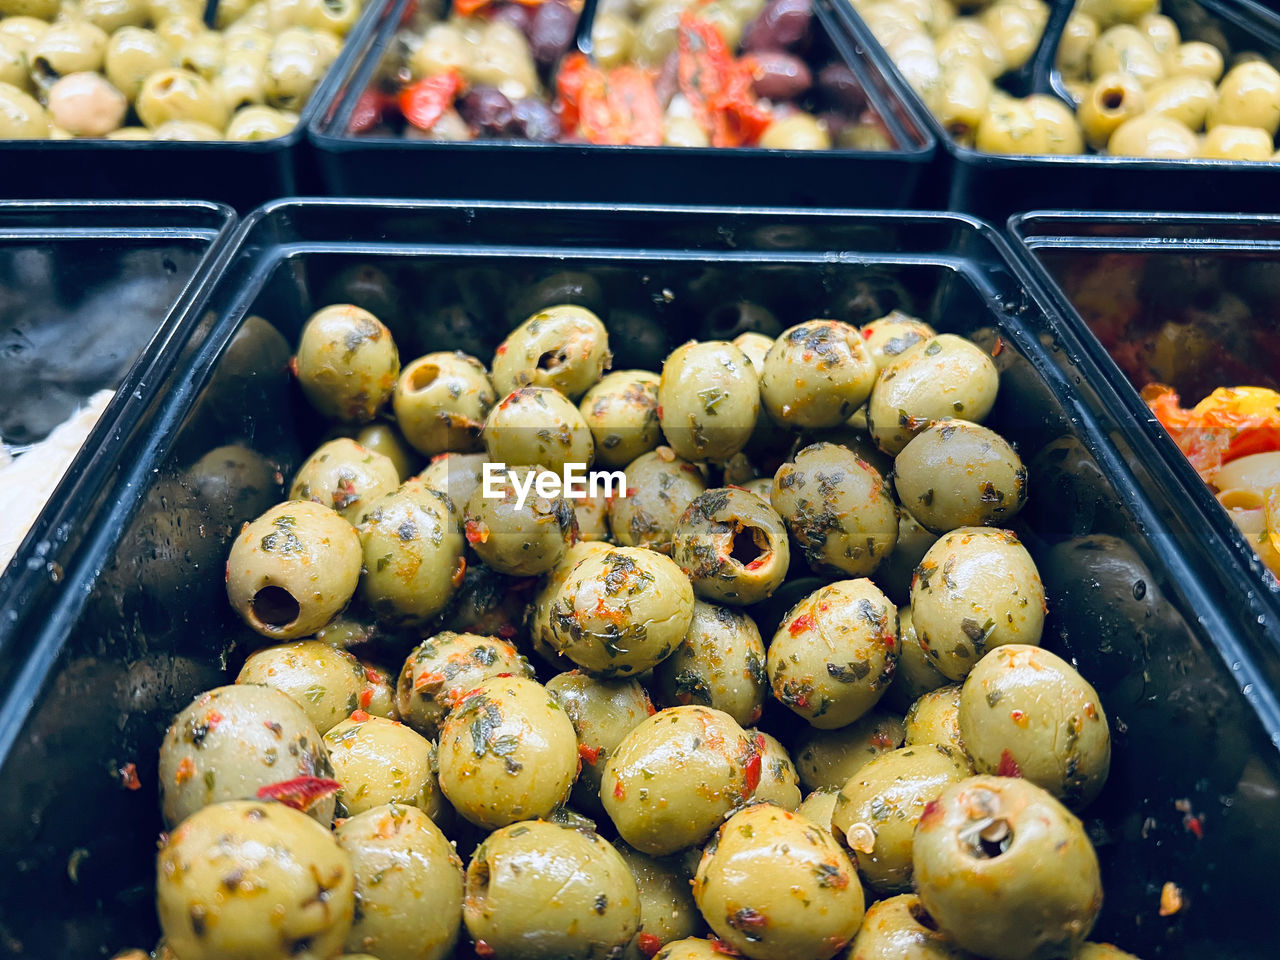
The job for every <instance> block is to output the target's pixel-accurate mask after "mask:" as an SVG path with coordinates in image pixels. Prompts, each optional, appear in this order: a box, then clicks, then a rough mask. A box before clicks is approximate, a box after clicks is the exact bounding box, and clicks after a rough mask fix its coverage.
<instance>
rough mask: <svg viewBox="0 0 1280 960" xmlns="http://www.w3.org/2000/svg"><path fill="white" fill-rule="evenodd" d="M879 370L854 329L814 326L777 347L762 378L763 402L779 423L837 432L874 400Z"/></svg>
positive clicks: (783, 338) (795, 330) (793, 332)
mask: <svg viewBox="0 0 1280 960" xmlns="http://www.w3.org/2000/svg"><path fill="white" fill-rule="evenodd" d="M875 374H876V368H875V363H874V362H873V361H872V359H871V355H870V353H869V351H868V350H867V349H866V347H865V346H864V345H863V342H862V337H861V336H860V335H859V333H858V329H857V328H856V327H853V326H850V325H849V324H847V323H841V322H840V321H838V320H810V321H807V322H806V323H802V324H799V325H798V326H795V327H792V328H791V329H789V330H786V331H784V332H783V333H782V334H780V335H779V336H778V338H777V339H776V340H775V341H774V342H773V346H772V347H770V348H769V353H768V354H767V355H766V356H765V359H764V369H763V371H762V372H761V374H760V396H761V398H762V400H763V402H764V407H765V409H766V410H767V411H768V412H769V416H771V417H772V418H773V419H774V420H775V421H776V422H778V423H780V424H783V425H785V426H790V427H834V426H836V425H837V424H840V423H843V422H844V421H845V420H848V419H849V417H850V415H851V414H852V413H853V412H854V411H855V410H857V409H858V407H860V406H862V404H863V402H865V401H866V399H867V397H868V396H870V394H871V386H872V384H873V383H874V382H875Z"/></svg>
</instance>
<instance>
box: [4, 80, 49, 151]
mask: <svg viewBox="0 0 1280 960" xmlns="http://www.w3.org/2000/svg"><path fill="white" fill-rule="evenodd" d="M51 129H52V128H51V126H50V123H49V115H48V114H47V113H45V112H44V107H42V106H40V103H39V102H38V101H37V100H36V99H35V98H34V97H31V96H30V95H28V94H27V93H25V92H24V91H22V90H19V89H18V88H17V87H15V86H13V85H12V84H9V83H0V140H43V139H45V138H46V137H48V136H49V132H50V130H51Z"/></svg>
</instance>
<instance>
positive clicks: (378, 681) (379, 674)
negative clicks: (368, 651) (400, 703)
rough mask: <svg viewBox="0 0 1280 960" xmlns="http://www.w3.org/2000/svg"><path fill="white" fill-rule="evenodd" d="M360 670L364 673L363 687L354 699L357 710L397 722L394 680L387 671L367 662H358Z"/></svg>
mask: <svg viewBox="0 0 1280 960" xmlns="http://www.w3.org/2000/svg"><path fill="white" fill-rule="evenodd" d="M360 668H361V669H362V670H363V671H364V679H365V686H364V689H363V690H361V691H360V693H359V694H358V695H357V697H356V702H357V703H359V705H360V706H359V709H361V710H363V711H364V712H365V713H368V714H372V715H373V716H375V717H386V718H387V719H388V720H399V719H400V713H399V712H398V711H397V710H396V682H395V678H394V677H392V676H391V674H390V673H389V672H388V671H387V670H384V669H383V668H382V667H379V666H377V665H376V664H373V663H370V662H369V661H367V660H362V661H361V662H360ZM352 712H353V713H354V712H355V711H352Z"/></svg>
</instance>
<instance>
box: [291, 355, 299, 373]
mask: <svg viewBox="0 0 1280 960" xmlns="http://www.w3.org/2000/svg"><path fill="white" fill-rule="evenodd" d="M289 372H290V373H292V374H293V375H294V376H295V377H296V376H297V375H298V358H297V357H296V356H295V357H290V358H289Z"/></svg>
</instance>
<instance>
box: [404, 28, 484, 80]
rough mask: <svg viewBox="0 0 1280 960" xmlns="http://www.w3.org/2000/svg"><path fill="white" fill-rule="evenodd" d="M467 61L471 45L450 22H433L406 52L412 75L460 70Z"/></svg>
mask: <svg viewBox="0 0 1280 960" xmlns="http://www.w3.org/2000/svg"><path fill="white" fill-rule="evenodd" d="M470 62H471V46H470V44H468V43H467V41H466V39H465V38H464V37H463V35H462V31H461V30H459V29H458V27H457V26H455V25H454V24H452V23H433V24H431V25H430V26H429V27H427V31H426V33H425V34H423V36H422V38H421V40H419V41H418V43H417V46H416V47H415V48H414V50H413V51H412V52H411V53H410V54H409V61H408V66H409V70H410V72H411V74H412V76H413V77H414V79H421V78H423V77H433V76H436V75H438V74H442V73H446V72H448V71H449V70H451V69H456V70H459V71H462V70H464V69H466V68H467V67H468V66H469V64H470Z"/></svg>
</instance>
